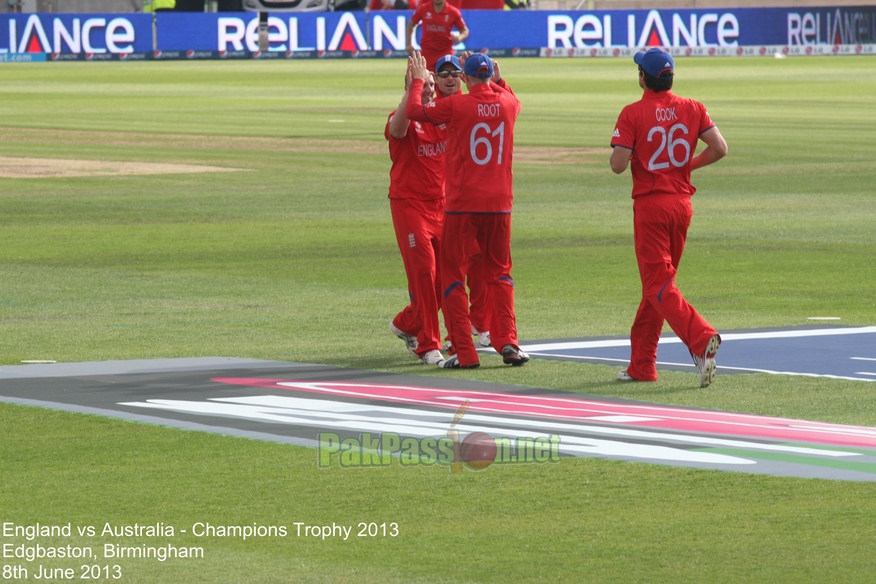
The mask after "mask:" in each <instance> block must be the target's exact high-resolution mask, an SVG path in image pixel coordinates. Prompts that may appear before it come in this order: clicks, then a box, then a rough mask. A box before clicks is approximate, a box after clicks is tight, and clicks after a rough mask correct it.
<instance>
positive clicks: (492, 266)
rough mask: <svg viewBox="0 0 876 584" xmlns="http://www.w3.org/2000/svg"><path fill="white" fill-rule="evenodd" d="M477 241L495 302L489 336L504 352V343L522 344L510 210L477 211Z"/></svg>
mask: <svg viewBox="0 0 876 584" xmlns="http://www.w3.org/2000/svg"><path fill="white" fill-rule="evenodd" d="M475 220H476V221H477V223H478V236H477V241H478V245H479V246H480V248H481V253H482V254H483V257H484V262H483V275H484V280H485V282H486V283H487V287H488V289H489V296H490V300H491V302H492V304H493V311H492V316H491V318H490V329H491V330H490V337H491V340H492V343H493V347H494V348H495V349H496V350H497V351H499V352H501V351H502V348H503V347H504V346H505V345H512V346H514V347H517V348H519V345H518V340H517V317H516V315H515V312H514V280H513V279H512V278H511V267H512V262H511V214H510V213H497V214H491V215H478V216H476V219H475Z"/></svg>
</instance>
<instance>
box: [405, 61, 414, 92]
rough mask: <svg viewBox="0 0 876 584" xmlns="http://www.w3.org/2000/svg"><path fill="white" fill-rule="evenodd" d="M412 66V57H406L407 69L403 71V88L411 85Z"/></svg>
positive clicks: (412, 76) (412, 78) (412, 77)
mask: <svg viewBox="0 0 876 584" xmlns="http://www.w3.org/2000/svg"><path fill="white" fill-rule="evenodd" d="M413 66H414V64H413V57H408V70H407V71H405V89H408V88H409V87H410V86H411V82H412V81H413V80H414V75H413V73H411V68H412V67H413Z"/></svg>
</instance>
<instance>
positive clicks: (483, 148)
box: [406, 53, 529, 368]
mask: <svg viewBox="0 0 876 584" xmlns="http://www.w3.org/2000/svg"><path fill="white" fill-rule="evenodd" d="M412 61H413V67H412V70H411V73H412V75H413V79H414V81H413V86H412V88H411V91H410V97H409V99H408V103H407V110H406V111H407V116H408V118H410V119H411V120H418V121H422V122H430V123H432V124H435V125H440V124H446V126H447V158H448V161H447V162H448V164H447V167H448V168H449V169H452V172H450V173H449V174H448V176H447V182H446V188H447V190H446V203H445V211H444V231H443V233H442V244H441V258H440V265H441V269H440V271H441V282H442V287H443V289H444V292H443V299H442V303H443V310H444V313H445V322H447V323H448V326H449V328H450V339H451V342H452V344H453V348H454V350H455V351H456V354H455V355H453V356H451V357H449V358H448V359H446V360H445V361H442V362H441V363H439V364H438V366H439V367H443V368H475V367H478V366H479V365H480V360H479V358H478V354H477V351H476V349H475V346H474V342H473V341H472V338H471V334H470V328H469V327H470V324H469V318H468V296H467V295H466V293H465V285H464V282H465V276H466V273H465V272H466V270H467V269H468V265H469V262H470V261H471V257H472V255H473V252H474V246H475V242H476V243H477V245H478V246H479V247H480V250H481V253H482V254H483V256H484V274H485V276H486V281H487V284H488V286H489V287H490V296H491V298H492V301H493V314H492V322H491V327H492V330H491V331H490V333H491V338H492V342H493V346H494V347H496V348H497V349H498V350H499V352H500V353H501V355H502V360H503V361H504V362H505V363H506V364H509V365H523V364H524V363H526V362H527V361H529V356H528V355H526V353H524V352H523V351H521V350H520V346H519V345H518V341H517V323H516V316H515V314H514V281H513V280H512V279H511V209H512V201H513V198H514V193H513V172H512V158H513V149H514V123H515V121H516V119H517V115H518V114H519V113H520V101H519V100H518V99H517V97H516V96H515V95H514V94H513V93H512V92H511V90H510V88H508V86H507V85H506V84H505V82H504V80H502V79H501V74H500V73H499V71H498V66H496V65H494V63H493V61H492V60H490V59H489V58H488V57H487V56H486V55H483V54H479V53H478V54H474V55H471V56H469V57H468V58H467V59H466V60H465V64H464V65H463V74H464V75H463V82H464V83H465V84H466V87H467V88H468V94H467V95H452V96H450V97H448V98H445V99H440V100H436V101H433V102H431V103H426V104H424V103H423V102H422V101H421V98H420V97H421V90H422V87H423V84H424V83H428V81H429V79H430V78H431V74H430V72H429V69H428V67H427V65H426V59H425V58H424V57H423V56H422V55H420V54H419V53H414V57H413V60H412ZM494 75H495V78H494Z"/></svg>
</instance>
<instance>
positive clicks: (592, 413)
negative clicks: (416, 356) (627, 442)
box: [212, 377, 876, 448]
mask: <svg viewBox="0 0 876 584" xmlns="http://www.w3.org/2000/svg"><path fill="white" fill-rule="evenodd" d="M212 381H216V382H219V383H227V384H230V385H243V386H249V387H265V388H270V389H281V390H284V391H303V392H307V393H318V394H324V395H334V396H343V397H349V398H355V399H370V400H379V401H385V402H393V403H406V404H417V405H425V406H433V407H440V408H446V409H450V410H456V409H457V408H458V407H459V405H460V404H461V403H462V402H463V401H464V400H470V404H469V411H470V412H482V413H492V414H513V415H517V416H527V417H531V418H552V419H558V420H577V421H582V422H586V421H590V422H592V423H598V424H613V425H618V426H627V427H647V428H662V429H666V430H676V431H684V432H696V433H699V434H720V435H724V436H726V435H732V436H745V437H748V438H762V439H768V440H787V441H792V442H812V443H815V444H826V445H834V446H858V447H863V448H876V428H869V427H866V426H845V425H842V424H828V423H824V422H809V421H806V420H795V419H791V418H773V417H770V416H758V415H753V414H737V413H732V412H719V411H712V410H694V409H686V408H679V407H672V406H659V405H650V404H624V403H614V402H601V401H592V400H584V399H575V398H571V397H569V398H564V397H551V396H541V395H526V394H514V393H502V392H485V391H471V390H453V389H435V388H429V387H411V386H404V385H382V384H371V383H344V382H335V381H300V380H291V379H256V378H233V377H217V378H213V379H212ZM448 398H452V399H448ZM603 416H631V417H635V418H641V419H639V420H630V421H617V420H603V419H599V418H601V417H603ZM594 418H595V419H594Z"/></svg>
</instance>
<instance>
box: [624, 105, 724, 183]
mask: <svg viewBox="0 0 876 584" xmlns="http://www.w3.org/2000/svg"><path fill="white" fill-rule="evenodd" d="M655 112H656V114H655ZM655 116H656V117H657V118H659V117H661V116H662V118H664V119H662V120H660V119H655ZM714 127H715V124H714V123H713V122H712V119H711V118H710V117H709V114H708V112H707V111H706V106H704V105H703V104H701V103H700V102H698V101H695V100H693V99H688V98H686V97H679V96H677V95H674V94H673V93H672V90H667V91H661V92H659V93H657V92H654V91H650V90H646V91H645V93H644V95H643V96H642V99H641V100H639V101H637V102H635V103H631V104H630V105H628V106H626V107H625V108H624V109H623V111H621V114H620V116H619V117H618V120H617V125H616V126H615V135H614V137H613V138H612V140H611V145H612V147H615V146H621V147H623V148H627V149H629V150H631V151H632V155H631V157H630V171H631V173H632V175H633V198H634V199H635V198H636V197H640V196H642V195H678V196H681V197H690V196H691V195H693V194H694V193H695V192H696V190H697V189H696V187H694V186H693V185H692V184H691V183H690V164H689V163H688V162H689V160H690V159H691V158H693V155H694V150H696V147H697V141H698V140H699V136H700V135H701V134H702V133H703V132H705V131H706V130H709V129H711V128H714Z"/></svg>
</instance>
